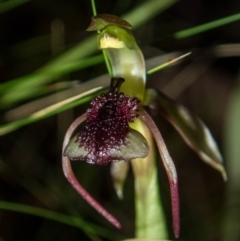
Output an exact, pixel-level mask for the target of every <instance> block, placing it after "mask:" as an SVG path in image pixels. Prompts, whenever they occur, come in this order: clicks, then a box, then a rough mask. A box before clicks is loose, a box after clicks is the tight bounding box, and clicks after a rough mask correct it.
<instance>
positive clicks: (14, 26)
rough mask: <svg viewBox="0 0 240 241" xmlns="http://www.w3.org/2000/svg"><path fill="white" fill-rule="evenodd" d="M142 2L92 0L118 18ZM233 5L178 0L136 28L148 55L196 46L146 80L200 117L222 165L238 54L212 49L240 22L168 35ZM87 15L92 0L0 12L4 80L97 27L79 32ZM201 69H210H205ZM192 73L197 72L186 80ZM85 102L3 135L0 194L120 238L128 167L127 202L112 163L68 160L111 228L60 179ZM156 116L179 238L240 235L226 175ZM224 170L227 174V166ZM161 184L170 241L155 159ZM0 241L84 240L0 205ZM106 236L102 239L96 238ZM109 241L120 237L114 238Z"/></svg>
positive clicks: (82, 74)
mask: <svg viewBox="0 0 240 241" xmlns="http://www.w3.org/2000/svg"><path fill="white" fill-rule="evenodd" d="M1 2H5V1H1ZM142 2H144V0H143V1H135V0H132V1H123V0H122V1H113V0H112V1H110V0H102V1H97V0H96V5H97V11H98V12H99V13H110V14H115V15H122V14H124V13H126V12H128V11H130V10H131V9H134V8H135V7H136V6H137V5H139V4H141V3H142ZM239 12H240V2H239V1H236V0H229V1H215V0H213V1H207V0H205V1H203V0H191V1H190V0H182V1H179V2H178V3H176V4H175V5H174V6H172V7H171V8H169V9H167V10H166V11H164V12H163V13H161V14H159V15H157V16H156V17H154V18H153V19H152V20H150V21H149V22H147V23H146V24H144V25H143V26H141V27H139V28H137V29H135V30H134V31H133V32H134V34H135V36H136V39H137V42H138V43H139V46H140V48H141V49H142V50H143V53H144V55H145V56H146V59H150V58H152V57H156V56H159V55H161V54H164V53H170V52H175V51H181V52H182V53H185V52H188V51H192V52H193V53H192V55H191V56H190V57H189V58H187V59H186V60H185V61H184V63H182V64H179V65H176V66H174V67H171V68H167V69H165V70H163V71H160V72H159V73H156V74H153V75H151V76H150V77H149V78H148V79H149V82H148V85H149V86H150V87H155V88H158V89H163V90H164V92H165V93H166V94H168V95H169V96H171V97H172V98H175V99H177V101H178V102H181V103H182V104H184V105H186V106H187V107H188V108H189V109H191V110H192V111H194V112H195V113H196V114H197V115H198V116H200V117H201V119H203V120H204V122H205V123H206V124H207V125H208V126H209V128H210V129H211V131H212V133H213V135H214V136H215V138H216V140H217V142H218V143H219V147H220V150H221V152H222V153H223V156H224V159H226V165H231V163H229V161H230V160H227V158H226V156H227V154H226V149H225V144H224V143H226V139H225V136H224V134H223V133H224V131H225V132H226V130H227V128H228V126H227V124H226V122H227V118H228V111H229V108H230V107H229V105H230V104H231V103H230V99H231V96H232V93H233V92H234V90H235V89H236V87H237V78H238V76H239V61H240V58H239V56H240V54H239V47H238V55H237V54H236V53H235V54H234V55H237V56H232V55H231V54H230V55H229V56H228V57H221V56H216V55H214V54H213V52H212V51H213V49H214V47H216V46H219V45H222V44H232V43H239V42H240V31H239V29H240V22H239V21H238V22H236V23H231V24H229V25H226V26H223V27H220V28H216V29H214V30H211V31H207V32H205V33H202V34H198V35H196V36H193V37H189V38H186V39H182V40H174V39H173V38H172V34H173V33H175V32H177V31H180V30H183V29H187V28H190V27H193V26H196V25H199V24H202V23H206V22H209V21H213V20H216V19H219V18H223V17H226V16H229V15H232V14H236V13H239ZM91 16H92V9H91V4H90V1H89V0H81V1H77V0H70V1H66V0H60V1H56V0H52V1H46V0H35V1H30V2H27V3H25V4H23V5H21V6H19V7H16V8H14V9H12V10H9V11H7V12H4V13H1V15H0V29H1V34H0V77H1V78H0V81H1V82H2V83H4V82H6V81H9V80H11V79H13V78H16V77H20V76H24V75H27V74H29V73H31V72H32V71H34V70H36V69H38V68H40V67H41V66H43V65H44V64H45V63H47V62H48V61H50V60H51V59H53V58H54V57H56V56H57V55H60V54H61V52H64V51H67V50H68V49H70V48H71V47H72V46H74V45H75V44H77V43H78V42H80V41H82V40H83V39H85V38H86V37H88V36H90V35H92V34H93V33H87V32H85V29H86V28H87V26H88V25H89V23H90V19H91ZM139 18H141V16H139ZM56 20H58V21H61V23H63V25H64V37H63V39H64V41H63V42H64V44H63V47H64V49H63V50H59V52H58V53H57V54H55V53H53V50H52V49H51V24H53V21H56ZM166 60H167V59H166ZM193 63H194V64H193ZM203 66H207V67H205V69H204V70H203V71H201V68H203ZM184 71H185V72H184ZM105 72H106V69H105V65H104V64H101V65H99V66H96V67H90V68H87V69H84V70H80V71H75V72H73V73H70V74H68V75H67V76H62V77H61V80H69V81H70V80H81V81H87V80H89V79H91V78H93V77H96V76H98V75H100V74H104V73H105ZM194 74H195V75H196V76H195V77H192V75H194ZM174 78H179V82H176V83H175V85H174V88H177V89H179V88H180V90H179V91H178V92H175V89H174V88H173V89H171V88H170V89H169V88H168V87H167V85H168V84H169V83H170V82H171V81H172V80H173V79H174ZM188 79H190V80H192V82H191V83H188V84H187V87H184V86H182V82H181V81H188ZM184 83H185V82H184ZM179 86H180V87H179ZM29 91H31V90H29ZM176 93H177V94H176ZM30 101H32V100H29V102H30ZM25 102H27V101H25ZM19 104H21V103H19ZM86 108H87V105H86V106H81V107H77V108H75V109H74V110H70V111H66V112H65V113H63V114H60V115H58V116H54V117H50V118H47V119H45V120H42V121H39V122H37V123H34V124H31V125H28V126H26V127H22V128H20V129H19V130H16V131H14V132H12V133H10V134H7V135H5V136H1V139H0V200H3V201H9V202H15V203H21V204H26V205H30V206H35V207H41V208H44V209H47V210H53V211H56V212H59V213H65V214H69V215H73V216H77V215H81V217H82V218H83V219H84V220H86V221H89V222H91V223H95V224H97V225H99V226H103V227H105V228H106V229H108V230H112V231H113V232H117V234H119V235H122V237H125V238H129V237H133V235H134V201H133V198H134V194H133V181H134V180H133V175H132V173H130V175H129V176H128V179H127V182H126V186H125V192H124V195H125V199H124V200H123V201H119V200H118V199H117V197H116V195H115V193H114V189H113V187H112V183H111V178H110V175H109V167H97V166H91V165H88V164H86V163H82V162H81V163H80V162H79V163H74V165H73V168H74V169H75V170H76V173H78V176H79V179H81V182H82V183H83V185H84V186H85V187H86V189H87V190H89V191H90V192H91V193H92V194H93V195H94V196H95V197H97V198H98V200H99V201H100V202H101V203H103V204H104V206H105V207H107V208H108V209H109V210H111V211H112V213H113V214H114V215H116V216H117V217H119V218H120V220H121V222H123V224H125V225H123V226H124V228H123V230H120V231H116V230H115V229H114V228H113V227H111V225H109V224H108V223H107V221H105V220H103V218H102V217H100V216H99V215H98V214H97V213H96V212H95V211H94V210H92V209H91V208H90V207H89V206H88V204H86V203H85V201H83V200H82V198H80V197H79V196H78V195H77V194H76V193H75V192H74V190H73V189H72V188H71V187H70V185H69V184H68V183H67V181H66V180H65V178H64V176H63V173H62V170H61V145H62V139H63V135H64V132H65V131H66V129H67V126H68V125H70V123H71V122H72V120H73V119H74V118H76V117H77V116H78V115H80V114H81V113H83V112H84V111H85V110H86ZM8 110H9V109H8ZM5 111H7V110H4V111H2V113H1V117H0V118H1V121H2V123H5V122H6V120H5V119H4V114H5ZM157 122H158V124H159V126H160V130H161V131H162V133H163V136H164V138H165V141H166V143H167V145H168V147H169V150H170V153H171V155H172V157H173V159H174V160H175V163H176V166H177V170H178V174H179V180H180V184H179V185H180V197H181V217H182V218H181V238H182V240H206V241H217V240H232V241H237V240H240V236H239V232H237V229H234V228H232V229H231V227H233V226H236V225H238V223H237V221H234V225H231V222H232V221H231V219H229V218H228V217H229V216H228V214H229V212H230V211H231V210H232V209H233V208H235V209H234V210H236V212H237V211H239V213H240V210H239V198H238V197H237V196H236V198H235V199H234V200H235V201H234V203H233V204H232V203H230V202H229V199H230V194H231V192H230V191H229V190H231V187H229V186H230V184H231V182H230V184H229V183H228V184H226V183H224V182H223V181H222V178H221V176H220V174H219V173H218V172H217V171H215V170H213V169H212V168H211V167H209V166H207V165H206V164H205V163H203V162H201V161H200V160H199V158H198V157H197V155H196V154H195V153H193V152H192V151H191V150H190V149H189V148H188V147H187V145H186V144H185V143H184V142H183V141H182V139H181V138H180V137H179V135H178V134H177V133H176V131H175V130H174V129H173V128H172V127H171V126H170V125H169V124H168V123H166V122H165V121H164V120H161V119H159V120H157ZM236 131H238V130H237V129H236ZM238 132H239V131H238ZM235 168H239V167H238V166H236V167H235ZM229 175H230V176H231V173H229ZM230 179H231V178H230ZM159 182H160V187H161V194H162V196H163V203H164V204H165V206H166V216H167V217H168V223H169V232H170V236H171V237H172V239H173V235H172V229H171V220H170V215H171V214H170V205H169V191H168V184H167V182H166V177H165V173H164V171H163V168H162V167H161V166H160V167H159ZM236 200H237V201H236ZM238 220H239V219H238ZM229 227H230V228H229ZM239 230H240V223H239ZM239 230H238V231H239ZM117 234H116V235H117ZM230 234H231V235H232V236H231V237H230V236H229V235H230ZM0 240H3V241H15V240H17V241H21V240H44V241H48V240H68V241H72V240H90V239H89V237H87V236H86V234H85V233H84V232H83V231H82V230H81V229H79V228H74V227H72V226H69V225H65V224H62V223H60V222H55V221H51V220H48V219H43V218H40V217H36V216H34V215H27V214H22V213H19V212H12V211H6V210H0ZM95 240H101V239H95ZM102 240H108V239H107V238H105V237H102ZM109 240H119V237H118V236H116V237H112V239H110V238H109Z"/></svg>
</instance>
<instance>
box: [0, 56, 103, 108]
mask: <svg viewBox="0 0 240 241" xmlns="http://www.w3.org/2000/svg"><path fill="white" fill-rule="evenodd" d="M101 62H103V57H102V55H97V56H94V57H90V58H87V59H85V60H78V61H75V62H70V63H65V64H63V65H61V66H55V67H54V68H51V69H48V70H45V71H37V72H35V73H33V74H30V75H28V76H24V77H20V78H17V79H14V80H12V81H9V82H6V83H4V84H1V85H0V93H1V97H0V103H1V104H0V109H3V108H7V107H9V105H12V104H14V103H16V102H18V101H21V100H24V99H28V98H31V97H34V96H38V95H40V94H41V92H40V90H41V88H37V87H39V86H42V85H44V84H45V83H47V82H49V80H50V79H56V78H57V77H60V76H61V75H63V74H67V73H69V72H72V71H75V70H79V69H83V68H86V67H88V66H92V65H97V64H99V63H101Z"/></svg>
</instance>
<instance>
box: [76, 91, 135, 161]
mask: <svg viewBox="0 0 240 241" xmlns="http://www.w3.org/2000/svg"><path fill="white" fill-rule="evenodd" d="M137 107H138V100H137V99H133V98H130V97H127V96H124V94H123V93H108V94H102V95H101V96H99V97H97V98H96V99H94V100H93V101H92V102H91V107H90V108H89V109H88V111H87V125H86V126H85V128H84V130H83V132H82V133H80V134H78V135H77V141H78V143H79V146H80V147H81V146H83V147H85V149H86V150H87V151H88V152H89V154H88V157H89V161H90V162H91V159H92V162H96V161H97V162H98V164H106V163H108V162H109V161H110V160H109V159H111V156H109V154H110V153H109V152H110V150H112V149H113V148H117V147H118V146H120V145H123V144H124V138H125V137H126V135H127V133H128V131H129V127H128V123H129V122H132V121H133V120H134V119H135V118H136V117H137V114H136V113H134V110H136V109H137ZM91 157H94V158H91Z"/></svg>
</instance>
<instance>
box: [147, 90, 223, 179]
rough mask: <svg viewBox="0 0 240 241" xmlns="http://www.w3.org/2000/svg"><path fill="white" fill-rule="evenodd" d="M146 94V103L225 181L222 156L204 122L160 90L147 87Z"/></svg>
mask: <svg viewBox="0 0 240 241" xmlns="http://www.w3.org/2000/svg"><path fill="white" fill-rule="evenodd" d="M146 96H147V100H146V102H147V103H146V104H147V105H148V106H150V108H151V109H153V110H154V111H156V112H157V113H159V114H161V115H163V116H164V117H165V118H166V119H167V120H168V121H169V122H170V123H171V124H172V125H173V126H174V127H175V129H176V130H177V131H178V132H179V134H180V135H181V136H182V137H183V139H184V140H185V142H186V143H187V144H188V145H189V146H190V147H191V148H192V149H193V150H194V151H195V152H196V153H197V154H198V155H199V157H200V158H201V159H202V160H203V161H204V162H206V163H207V164H209V165H210V166H212V167H213V168H215V169H216V170H218V171H219V172H220V173H221V174H222V177H223V179H224V180H225V181H226V180H227V175H226V172H225V169H224V167H223V160H222V156H221V154H220V152H219V150H218V147H217V144H216V142H215V140H214V139H213V137H212V135H211V133H210V131H209V130H208V128H207V127H206V126H205V124H204V123H203V122H202V121H201V120H200V119H199V118H198V117H196V116H194V115H193V114H191V113H190V112H189V111H188V110H187V109H186V108H185V107H183V106H181V105H178V104H177V103H175V101H173V100H171V99H170V98H168V97H167V96H166V95H164V94H163V93H161V92H157V91H155V90H152V89H148V90H147V93H146Z"/></svg>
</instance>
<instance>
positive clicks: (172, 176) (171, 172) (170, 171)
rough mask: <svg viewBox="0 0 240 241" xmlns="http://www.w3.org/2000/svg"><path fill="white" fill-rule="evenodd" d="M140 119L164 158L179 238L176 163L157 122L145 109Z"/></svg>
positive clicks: (175, 232)
mask: <svg viewBox="0 0 240 241" xmlns="http://www.w3.org/2000/svg"><path fill="white" fill-rule="evenodd" d="M139 118H140V119H141V120H142V121H143V122H144V123H145V124H146V125H147V126H148V128H149V129H150V131H151V133H152V135H153V137H154V139H155V141H156V144H157V147H158V150H159V153H160V156H161V158H162V162H163V166H164V168H165V170H166V172H167V176H168V181H169V185H170V193H171V203H172V219H173V220H172V221H173V230H174V235H175V237H176V238H178V237H179V233H180V212H179V193H178V179H177V172H176V168H175V165H174V162H173V161H172V158H171V156H170V155H169V152H168V150H167V147H166V145H165V142H164V140H163V138H162V135H161V133H160V131H159V129H158V127H157V126H156V124H155V122H154V121H153V119H152V118H151V116H150V115H149V114H148V113H147V112H146V111H145V110H144V109H142V110H141V113H140V115H139Z"/></svg>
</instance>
